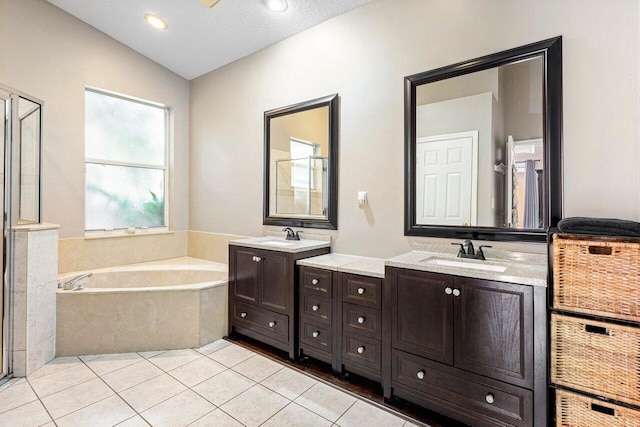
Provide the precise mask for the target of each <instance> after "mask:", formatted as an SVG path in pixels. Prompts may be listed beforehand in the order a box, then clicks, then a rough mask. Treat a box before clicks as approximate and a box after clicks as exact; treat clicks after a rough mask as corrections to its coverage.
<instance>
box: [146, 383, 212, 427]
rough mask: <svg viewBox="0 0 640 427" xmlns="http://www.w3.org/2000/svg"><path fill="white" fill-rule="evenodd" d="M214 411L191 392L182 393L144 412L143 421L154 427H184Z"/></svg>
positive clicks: (208, 403)
mask: <svg viewBox="0 0 640 427" xmlns="http://www.w3.org/2000/svg"><path fill="white" fill-rule="evenodd" d="M214 409H216V407H215V406H213V405H212V404H211V403H210V402H208V401H207V400H205V399H204V398H202V397H200V396H198V395H197V394H196V393H194V392H193V391H191V390H187V391H184V392H182V393H180V394H178V395H176V396H174V397H172V398H171V399H168V400H165V401H164V402H162V403H160V404H159V405H156V406H154V407H153V408H151V409H148V410H146V411H144V412H143V413H142V414H140V415H142V416H143V417H144V419H145V420H147V421H148V422H149V424H151V425H152V426H154V427H178V426H186V425H188V424H190V423H192V422H194V421H196V420H197V419H198V418H200V417H202V416H203V415H205V414H208V413H209V412H211V411H213V410H214Z"/></svg>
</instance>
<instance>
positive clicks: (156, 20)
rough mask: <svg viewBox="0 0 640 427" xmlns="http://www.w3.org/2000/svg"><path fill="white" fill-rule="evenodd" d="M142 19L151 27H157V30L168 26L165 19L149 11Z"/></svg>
mask: <svg viewBox="0 0 640 427" xmlns="http://www.w3.org/2000/svg"><path fill="white" fill-rule="evenodd" d="M144 20H145V21H147V22H148V23H149V25H151V26H152V27H153V28H157V29H158V30H166V29H167V28H169V26H168V25H167V21H165V20H164V19H162V18H160V17H159V16H156V15H153V14H151V13H147V14H146V15H144Z"/></svg>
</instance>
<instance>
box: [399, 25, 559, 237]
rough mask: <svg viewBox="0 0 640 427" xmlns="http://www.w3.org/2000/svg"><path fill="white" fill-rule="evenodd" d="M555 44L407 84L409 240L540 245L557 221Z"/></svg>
mask: <svg viewBox="0 0 640 427" xmlns="http://www.w3.org/2000/svg"><path fill="white" fill-rule="evenodd" d="M561 55H562V53H561V38H560V37H557V38H554V39H550V40H545V41H542V42H538V43H534V44H530V45H527V46H522V47H519V48H515V49H511V50H508V51H504V52H499V53H496V54H493V55H488V56H484V57H481V58H477V59H473V60H470V61H465V62H461V63H458V64H454V65H451V66H447V67H443V68H438V69H436V70H432V71H427V72H424V73H420V74H415V75H412V76H409V77H406V78H405V235H409V236H432V237H450V238H465V239H480V240H512V241H545V240H546V231H547V230H548V228H549V227H554V226H555V225H556V224H557V222H558V221H559V220H560V218H561V216H562V187H561V172H562V171H561V166H562V161H561V152H562V150H561V117H562V112H561V108H562V107H561V104H562V102H561V101H562V100H561V98H562V96H561V81H562V70H561V67H562V65H561Z"/></svg>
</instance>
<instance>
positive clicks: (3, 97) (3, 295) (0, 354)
mask: <svg viewBox="0 0 640 427" xmlns="http://www.w3.org/2000/svg"><path fill="white" fill-rule="evenodd" d="M0 111H2V118H1V119H0V142H1V145H0V207H2V245H0V260H2V289H1V292H0V310H2V322H0V326H1V327H2V335H1V337H2V340H1V342H0V367H1V368H2V372H0V378H2V377H4V376H5V375H6V374H7V373H8V363H9V360H8V356H9V355H8V348H9V345H8V344H9V343H8V337H9V334H8V328H9V301H8V286H7V283H8V282H7V271H6V267H7V262H6V253H5V248H6V242H7V238H8V235H7V229H6V218H7V214H6V211H5V203H4V201H5V192H6V186H5V150H6V148H7V146H8V144H7V142H8V141H9V140H10V138H11V95H10V94H9V93H8V92H5V91H3V90H0Z"/></svg>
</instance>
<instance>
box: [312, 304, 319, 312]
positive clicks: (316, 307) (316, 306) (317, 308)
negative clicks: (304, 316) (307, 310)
mask: <svg viewBox="0 0 640 427" xmlns="http://www.w3.org/2000/svg"><path fill="white" fill-rule="evenodd" d="M311 310H313V311H318V310H320V306H319V305H318V304H315V305H314V306H313V307H311Z"/></svg>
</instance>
